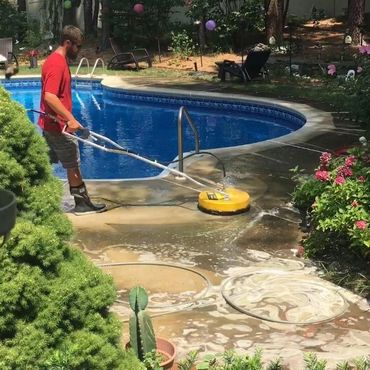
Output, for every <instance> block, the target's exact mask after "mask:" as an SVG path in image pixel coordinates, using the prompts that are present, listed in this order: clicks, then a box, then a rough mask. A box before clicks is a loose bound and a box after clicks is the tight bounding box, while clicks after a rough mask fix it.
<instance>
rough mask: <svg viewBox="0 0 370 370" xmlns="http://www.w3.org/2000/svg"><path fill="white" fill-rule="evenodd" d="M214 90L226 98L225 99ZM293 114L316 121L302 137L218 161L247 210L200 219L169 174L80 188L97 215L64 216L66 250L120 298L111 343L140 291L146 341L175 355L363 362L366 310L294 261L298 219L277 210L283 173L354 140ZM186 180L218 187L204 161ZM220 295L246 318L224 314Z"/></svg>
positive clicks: (368, 323)
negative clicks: (148, 320)
mask: <svg viewBox="0 0 370 370" xmlns="http://www.w3.org/2000/svg"><path fill="white" fill-rule="evenodd" d="M110 79H111V78H110ZM114 80H115V81H113V82H112V79H111V80H108V82H109V81H110V82H109V84H110V86H113V85H114V84H117V85H115V86H116V87H119V86H121V87H126V88H127V86H128V85H127V80H128V79H127V78H126V77H125V78H124V79H121V78H119V77H115V78H114ZM108 82H107V83H108ZM168 83H169V81H166V80H163V79H162V80H155V79H146V80H145V81H144V80H142V79H138V78H132V79H130V85H131V86H133V85H136V86H139V87H140V88H143V89H145V90H147V89H153V88H161V87H162V88H166V86H168ZM170 83H171V84H172V85H173V86H172V87H175V86H174V85H176V87H177V88H183V89H186V90H188V91H189V92H191V94H194V91H202V90H203V91H210V89H211V88H212V89H213V93H216V94H217V93H219V92H220V91H218V90H217V86H215V85H213V84H212V85H211V84H206V83H190V82H189V83H187V84H185V85H184V84H183V85H181V82H180V81H179V82H177V81H176V82H174V81H170ZM221 93H222V96H223V97H224V98H226V97H227V96H226V95H227V94H228V93H227V91H225V90H223V91H221ZM229 96H231V95H229ZM239 97H240V98H242V96H239ZM268 101H270V99H268ZM282 104H287V105H289V106H290V107H293V105H291V103H287V102H285V103H282ZM302 107H303V105H302ZM305 109H307V114H311V115H312V117H315V119H317V122H316V126H315V129H314V130H310V132H306V133H305V134H304V135H301V136H293V137H292V138H286V141H281V140H278V141H279V142H278V143H276V142H275V143H272V144H268V145H263V144H259V145H258V146H254V147H252V146H250V147H248V148H240V149H238V150H237V151H235V152H232V151H231V150H227V151H220V152H219V153H218V155H219V156H220V158H221V159H222V161H223V162H224V165H225V167H226V174H227V180H228V181H229V183H231V184H233V185H234V186H235V187H237V188H238V189H241V190H244V191H247V192H248V193H249V194H250V195H251V198H252V205H251V209H250V211H249V212H247V213H244V214H241V215H236V216H223V217H220V216H213V215H208V214H205V213H202V212H200V211H199V210H198V209H197V196H198V194H197V192H195V191H194V190H192V189H191V188H193V185H191V184H189V183H187V182H180V186H177V185H174V184H173V183H172V182H176V181H177V180H176V179H174V178H172V176H169V177H166V178H163V179H153V180H132V181H91V182H89V191H90V193H91V195H92V196H93V197H94V198H97V199H104V200H105V201H106V202H107V204H108V205H109V211H108V212H105V213H102V214H97V215H87V216H75V215H73V214H69V217H70V219H71V220H72V222H73V225H74V227H75V230H76V237H75V244H76V246H78V247H79V248H81V249H82V250H83V251H84V252H85V254H86V255H87V256H88V257H89V258H90V259H91V260H92V261H93V262H94V263H96V264H98V265H105V266H102V268H103V269H104V270H105V271H107V272H108V273H110V274H111V275H112V276H113V279H114V281H115V284H116V286H117V288H118V291H119V297H120V302H117V303H116V304H115V305H114V307H113V311H115V312H117V314H118V316H119V317H120V319H121V320H122V322H123V334H124V338H123V339H122V340H123V342H125V341H126V339H127V337H128V324H127V318H128V310H127V307H126V305H125V303H124V301H125V297H126V291H127V289H128V288H129V287H130V286H131V285H134V284H140V285H143V286H144V287H145V288H147V289H148V290H149V291H150V293H151V294H152V302H151V314H152V316H153V322H154V326H155V331H156V334H157V335H158V336H162V337H167V338H169V339H171V340H172V341H173V342H174V343H175V344H176V345H177V349H178V354H179V355H178V358H181V356H183V355H184V354H185V353H186V352H188V351H189V350H192V349H200V350H201V351H203V352H221V351H223V350H225V349H230V348H234V349H235V350H237V351H238V352H241V353H243V352H248V353H252V352H253V351H254V349H256V348H261V349H262V350H263V358H264V359H266V360H269V359H273V358H276V357H279V356H280V357H282V358H283V360H284V363H285V364H287V365H289V367H290V369H294V370H300V369H303V368H304V366H303V352H317V354H318V357H319V358H320V359H326V360H328V364H329V365H330V366H329V368H330V369H331V368H334V364H335V363H337V362H339V361H341V360H350V359H353V358H355V357H359V356H364V355H369V353H370V306H369V302H367V301H366V300H365V299H361V298H360V297H357V296H355V295H353V294H351V293H350V292H348V291H346V290H344V289H341V288H339V287H336V286H334V285H332V284H329V283H327V282H324V281H323V280H321V279H320V278H319V277H318V273H317V271H315V269H314V267H313V266H312V264H311V263H310V261H306V260H304V259H301V258H297V257H295V256H294V254H293V252H292V249H294V248H296V247H297V245H298V242H299V240H300V238H301V237H302V234H301V232H300V231H299V228H298V223H299V215H298V214H297V211H296V210H295V209H293V208H292V206H291V204H290V203H289V200H290V196H289V193H290V192H291V191H292V189H293V183H292V181H291V179H290V176H291V174H290V172H289V169H290V168H293V167H295V166H296V165H299V166H300V167H302V168H305V169H308V170H312V169H313V167H315V165H316V163H317V159H318V157H319V155H320V154H319V152H318V150H325V149H335V148H338V147H340V146H341V145H347V144H351V143H353V142H354V141H356V140H357V138H358V136H361V131H359V128H358V127H356V126H354V125H352V124H350V123H349V122H348V121H347V122H341V121H339V120H338V119H335V120H334V121H332V119H331V115H330V114H329V113H325V112H320V111H318V110H316V109H312V110H311V109H310V108H309V107H308V106H305ZM348 129H350V130H348ZM290 139H291V141H289V140H290ZM292 143H293V145H291V144H292ZM186 173H187V174H189V175H198V176H201V177H205V178H209V179H212V180H215V181H219V180H220V179H221V178H222V172H221V170H220V165H219V164H218V163H217V162H216V161H215V160H213V159H212V158H211V157H208V156H204V157H202V158H201V159H200V160H199V161H196V162H194V161H193V162H191V163H188V164H187V165H186ZM68 201H69V199H68V195H66V202H67V203H68ZM128 263H133V264H131V265H130V264H128ZM135 263H144V266H140V265H138V264H135ZM114 264H118V265H114ZM174 266H175V267H174ZM176 266H182V267H185V268H186V270H181V269H177V268H176ZM197 273H198V274H197ZM202 277H204V278H205V279H204V278H202ZM292 282H294V284H293V283H292ZM244 287H246V288H248V289H244ZM238 289H239V290H238ZM256 295H260V296H259V297H256ZM225 297H226V298H229V299H230V300H231V301H233V302H234V303H235V302H236V301H237V305H238V306H239V307H240V308H243V309H244V310H246V311H248V312H250V313H251V314H250V315H248V314H245V313H242V312H240V311H239V310H236V309H235V308H233V307H232V306H231V305H230V304H228V303H227V302H226V301H225Z"/></svg>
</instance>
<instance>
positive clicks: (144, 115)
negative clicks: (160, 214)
mask: <svg viewBox="0 0 370 370" xmlns="http://www.w3.org/2000/svg"><path fill="white" fill-rule="evenodd" d="M17 85H18V86H16V85H15V84H14V83H10V84H5V88H6V89H7V90H8V91H10V92H11V93H12V96H13V98H14V99H15V100H17V101H18V102H20V103H21V104H22V105H24V106H25V107H26V108H32V109H39V95H40V87H39V86H38V85H37V84H36V83H32V84H31V83H28V84H27V83H23V84H22V85H20V84H17ZM32 85H37V86H32ZM73 104H74V105H73V106H74V114H75V116H76V117H77V119H78V120H79V121H80V122H81V123H82V124H83V125H84V126H86V127H88V128H89V129H91V130H93V131H95V132H97V133H100V134H102V135H104V136H107V137H109V138H111V139H112V140H114V141H116V142H118V143H119V144H120V145H121V146H123V147H125V148H127V149H130V150H132V151H134V152H137V153H139V154H141V155H144V156H146V157H148V158H152V159H155V160H157V161H159V162H161V163H168V162H170V161H171V160H173V159H174V158H175V157H176V156H177V115H178V110H179V108H180V106H181V105H184V106H186V108H187V109H188V111H189V112H190V115H191V116H192V118H193V121H194V123H195V125H196V127H197V129H198V131H199V136H200V147H201V150H209V149H215V148H223V147H231V146H237V145H244V144H250V143H254V142H259V141H263V140H267V139H272V138H276V137H279V136H282V135H286V134H288V133H290V132H292V131H295V130H297V129H298V128H300V127H301V126H302V125H303V124H304V123H305V118H304V117H303V116H302V115H300V114H299V113H297V112H293V111H289V110H284V109H283V108H281V109H280V108H272V107H270V106H261V105H259V104H255V103H253V105H251V104H246V103H240V102H238V103H232V102H231V103H230V102H227V101H221V102H220V101H212V100H209V99H207V100H206V99H195V98H180V97H170V96H163V95H162V96H155V95H148V94H139V93H128V92H119V91H117V90H113V89H105V88H104V89H103V88H101V87H99V86H97V85H95V87H94V88H93V89H91V88H90V89H87V88H82V89H78V90H74V91H73ZM29 115H30V119H31V120H32V121H33V122H36V121H37V118H38V116H37V114H35V113H30V114H29ZM80 149H81V169H82V173H83V176H84V177H85V178H86V179H119V178H126V179H129V178H142V177H150V176H155V175H158V174H159V173H160V171H161V170H159V169H157V168H155V167H152V166H150V165H148V164H145V163H142V162H140V161H138V160H135V159H133V158H130V157H127V156H123V155H117V154H111V153H106V152H103V151H100V150H98V149H94V148H92V147H89V146H87V145H80ZM184 149H185V151H186V152H187V151H192V150H194V138H193V134H192V131H191V129H190V127H189V126H188V125H186V124H185V125H184ZM55 172H56V174H57V175H58V176H60V177H65V173H64V170H63V169H62V168H61V167H60V166H56V168H55Z"/></svg>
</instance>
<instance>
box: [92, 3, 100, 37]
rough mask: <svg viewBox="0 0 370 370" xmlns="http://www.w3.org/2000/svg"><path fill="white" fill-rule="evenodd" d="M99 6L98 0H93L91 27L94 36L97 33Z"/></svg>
mask: <svg viewBox="0 0 370 370" xmlns="http://www.w3.org/2000/svg"><path fill="white" fill-rule="evenodd" d="M99 6H100V0H95V1H94V11H93V16H92V27H93V30H94V34H95V36H96V35H97V34H98V16H99Z"/></svg>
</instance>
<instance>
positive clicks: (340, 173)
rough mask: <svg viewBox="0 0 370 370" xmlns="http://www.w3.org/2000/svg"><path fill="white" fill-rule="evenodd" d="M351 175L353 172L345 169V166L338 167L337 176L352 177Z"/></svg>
mask: <svg viewBox="0 0 370 370" xmlns="http://www.w3.org/2000/svg"><path fill="white" fill-rule="evenodd" d="M352 175H353V172H352V170H351V169H350V168H349V167H347V166H340V167H338V176H341V177H348V176H352Z"/></svg>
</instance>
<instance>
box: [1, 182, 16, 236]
mask: <svg viewBox="0 0 370 370" xmlns="http://www.w3.org/2000/svg"><path fill="white" fill-rule="evenodd" d="M16 217H17V201H16V199H15V195H14V194H13V193H12V192H11V191H9V190H3V189H0V235H1V236H6V235H7V234H9V232H10V230H11V229H12V228H13V227H14V225H15V219H16Z"/></svg>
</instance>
